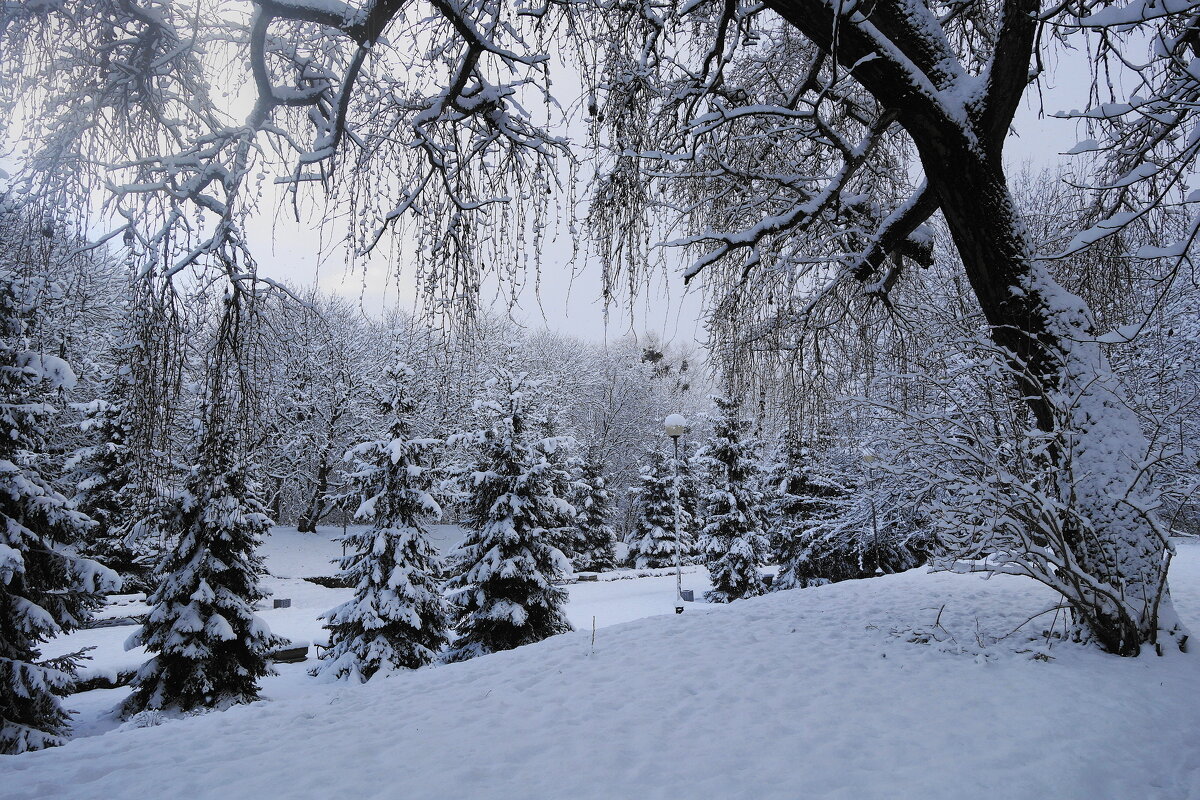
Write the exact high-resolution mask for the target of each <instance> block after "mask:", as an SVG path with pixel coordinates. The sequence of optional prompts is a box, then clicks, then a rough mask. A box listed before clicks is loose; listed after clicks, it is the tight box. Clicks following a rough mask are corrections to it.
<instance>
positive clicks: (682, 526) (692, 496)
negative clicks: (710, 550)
mask: <svg viewBox="0 0 1200 800" xmlns="http://www.w3.org/2000/svg"><path fill="white" fill-rule="evenodd" d="M679 449H680V453H679V459H678V460H676V459H674V458H672V459H671V462H670V468H671V469H672V470H674V469H678V470H679V508H680V512H681V513H680V517H679V539H680V543H681V544H682V546H683V560H684V562H691V563H696V562H698V561H703V560H704V554H703V553H702V552H701V551H700V549H699V544H700V537H699V536H698V535H697V533H698V532H699V531H701V530H703V528H704V520H705V517H704V515H705V507H704V475H705V472H706V468H705V464H704V461H703V448H701V447H700V446H699V445H698V444H688V443H685V442H680V444H679ZM689 451H690V453H689Z"/></svg>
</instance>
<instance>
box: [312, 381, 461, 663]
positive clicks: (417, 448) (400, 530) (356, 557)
mask: <svg viewBox="0 0 1200 800" xmlns="http://www.w3.org/2000/svg"><path fill="white" fill-rule="evenodd" d="M385 380H386V383H385V386H386V387H387V388H388V389H389V391H388V394H387V396H386V397H384V398H382V400H381V403H380V405H381V408H380V411H381V414H382V415H383V417H384V419H386V420H389V427H388V432H387V437H386V438H384V439H380V440H377V441H373V442H364V443H362V444H360V445H358V446H356V447H354V448H352V449H351V450H350V451H349V452H347V453H346V460H347V461H353V462H354V463H355V465H356V469H355V470H354V471H353V472H351V473H350V476H349V477H350V480H351V481H352V482H353V485H354V487H355V489H356V490H357V492H358V494H359V496H360V497H361V498H362V503H361V505H360V506H359V508H358V512H357V513H356V514H355V516H356V517H357V518H359V519H370V520H373V524H372V526H371V528H370V530H367V531H362V532H356V533H352V534H350V535H348V536H347V537H346V538H345V539H343V542H344V543H345V544H346V546H347V547H348V548H349V549H350V550H351V554H350V555H348V556H346V557H345V558H343V559H342V560H341V567H342V575H343V576H344V577H345V578H347V580H348V581H349V582H351V583H353V584H354V587H355V589H354V598H353V599H352V600H349V601H347V602H345V603H343V604H342V605H340V606H338V607H337V608H335V609H333V610H332V611H329V612H327V613H326V614H324V615H323V616H322V619H325V620H328V622H327V624H326V626H325V627H326V628H328V629H329V635H330V649H329V650H328V651H326V653H325V654H324V656H323V658H326V659H328V663H326V664H324V665H322V666H320V667H318V668H317V669H316V670H314V674H321V675H324V676H327V677H332V678H337V679H345V678H353V679H357V680H359V681H366V680H369V679H370V678H371V677H372V676H373V675H375V674H376V673H377V672H378V671H379V670H381V669H382V670H385V671H386V670H389V669H404V668H408V669H416V668H417V667H423V666H425V665H427V664H429V663H430V662H432V661H433V660H434V659H435V658H436V657H437V656H438V654H439V653H440V652H441V650H442V648H444V647H445V646H446V643H447V641H448V630H449V627H450V611H451V609H450V605H449V603H448V602H447V601H446V599H445V598H444V597H443V596H442V592H441V587H440V585H439V575H440V572H441V568H442V564H441V559H440V558H439V557H438V554H437V551H436V550H435V549H434V547H433V545H431V544H430V542H429V539H428V533H427V531H426V528H425V522H424V520H426V519H428V518H430V517H436V516H437V515H439V514H441V508H440V507H439V505H438V503H437V501H436V500H435V499H434V497H433V495H432V494H431V493H430V490H431V484H432V473H431V470H432V467H431V466H430V463H429V462H430V451H431V450H432V449H434V448H435V447H437V446H438V444H440V443H439V442H438V441H437V440H435V439H427V438H417V437H415V436H414V432H415V428H416V411H417V402H416V399H415V397H414V395H413V391H412V381H413V370H412V368H411V367H409V366H408V365H407V364H397V365H396V366H394V367H393V368H391V369H389V370H388V372H387V375H386V376H385Z"/></svg>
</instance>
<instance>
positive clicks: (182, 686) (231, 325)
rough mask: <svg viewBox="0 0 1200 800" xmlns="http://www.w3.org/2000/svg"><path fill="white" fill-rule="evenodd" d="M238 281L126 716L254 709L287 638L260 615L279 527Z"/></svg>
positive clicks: (227, 305) (136, 637) (215, 351)
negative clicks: (254, 407)
mask: <svg viewBox="0 0 1200 800" xmlns="http://www.w3.org/2000/svg"><path fill="white" fill-rule="evenodd" d="M253 302H254V297H253V295H251V294H250V293H249V292H247V291H246V290H245V289H244V287H241V286H238V285H236V284H234V285H233V286H231V288H230V289H229V291H228V292H227V293H226V295H225V299H224V301H223V303H224V308H223V310H222V316H221V320H220V324H219V326H218V330H217V335H216V340H215V342H214V344H213V348H212V351H211V353H210V355H209V358H208V363H207V375H206V378H207V384H206V387H205V399H204V402H203V404H202V406H201V409H200V414H201V416H200V428H199V431H198V437H197V445H196V451H195V452H196V455H195V465H194V466H193V467H192V469H191V471H190V474H189V475H188V477H187V480H186V484H185V486H184V490H183V492H182V494H181V496H180V497H179V500H178V506H177V508H176V510H175V513H174V514H173V515H172V517H171V519H169V520H168V528H169V529H170V533H171V534H172V538H173V539H175V540H176V544H175V547H174V549H173V550H172V551H171V552H170V553H169V554H168V556H167V557H166V559H165V560H164V562H163V564H162V565H161V566H160V571H161V573H162V575H161V578H160V582H159V584H158V587H157V588H156V589H155V591H154V593H153V594H152V595H151V596H150V597H149V598H148V600H147V603H148V605H149V606H150V608H151V611H150V614H149V616H148V617H147V620H146V622H145V624H144V625H142V627H141V628H140V629H139V630H138V631H137V632H135V633H134V634H133V635H132V636H130V637H129V639H128V640H127V641H126V643H125V647H126V648H127V649H132V648H134V647H138V646H139V645H144V646H145V648H146V650H147V652H149V653H150V654H151V658H150V659H149V660H148V661H146V663H144V664H143V665H142V666H141V668H140V669H139V670H138V673H137V676H136V677H135V678H134V683H133V686H134V688H133V693H132V694H131V695H130V696H129V697H128V698H127V699H126V701H125V703H124V704H123V706H122V711H123V713H124V714H125V715H126V716H129V715H132V714H136V713H138V712H141V711H145V710H172V711H184V712H186V711H191V710H193V709H199V708H224V707H227V706H230V705H234V704H237V703H248V702H251V701H253V700H255V699H257V697H258V690H259V686H258V681H259V679H260V678H262V677H263V676H265V675H269V674H271V673H272V669H271V666H270V663H269V660H268V658H267V656H268V654H269V653H270V652H271V651H272V650H273V649H275V648H277V647H279V646H280V645H282V644H283V643H284V641H285V640H283V639H281V638H280V637H277V636H274V635H273V634H272V633H271V630H270V628H269V627H268V626H267V624H266V623H265V622H264V621H263V620H262V619H260V618H259V617H258V616H257V615H256V614H255V604H256V603H258V602H259V601H260V600H262V599H264V598H265V597H266V596H267V593H266V592H265V591H264V590H263V589H262V587H261V586H260V581H261V579H262V576H263V574H264V567H263V563H262V560H261V558H260V557H259V556H258V554H257V552H256V551H257V548H258V546H259V544H260V543H261V541H262V537H263V535H264V534H265V533H266V531H267V529H268V528H269V527H270V525H271V518H270V517H269V516H268V515H267V513H266V510H265V509H264V507H263V505H262V502H261V500H260V498H259V494H258V484H257V482H256V481H255V480H254V478H253V476H252V475H251V472H250V466H249V465H248V464H247V462H246V458H245V453H244V443H243V441H242V436H243V435H244V429H245V428H244V426H245V424H246V419H245V417H246V416H249V415H248V413H247V412H248V411H249V409H250V408H251V406H250V403H249V398H248V396H247V390H248V385H247V384H248V382H247V381H246V380H245V377H246V373H245V372H244V367H245V365H244V364H243V363H242V360H243V359H244V357H245V353H244V351H243V347H245V345H246V343H247V340H248V337H247V336H246V330H245V327H244V325H245V324H246V323H247V314H246V311H245V307H246V305H247V304H250V303H253Z"/></svg>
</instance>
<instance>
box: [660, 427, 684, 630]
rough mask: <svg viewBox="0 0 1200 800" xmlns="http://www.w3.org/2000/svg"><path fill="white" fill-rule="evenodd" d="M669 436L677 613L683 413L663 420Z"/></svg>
mask: <svg viewBox="0 0 1200 800" xmlns="http://www.w3.org/2000/svg"><path fill="white" fill-rule="evenodd" d="M663 427H664V428H666V429H667V436H670V437H671V441H673V442H674V443H675V470H674V471H675V474H674V479H673V480H672V481H671V483H672V485H673V487H674V494H675V613H676V614H682V613H683V568H682V567H681V566H680V560H679V549H680V548H679V518H680V516H681V514H680V500H679V437H680V436H683V435H684V434H685V433H687V432H688V421H687V419H686V418H685V417H684V416H683V415H682V414H672V415H670V416H669V417H667V418H666V419H665V420H663Z"/></svg>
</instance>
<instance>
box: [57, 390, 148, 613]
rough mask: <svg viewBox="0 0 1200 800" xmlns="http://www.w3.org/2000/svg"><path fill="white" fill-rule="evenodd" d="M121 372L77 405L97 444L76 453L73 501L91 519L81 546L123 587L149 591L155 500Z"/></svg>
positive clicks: (87, 430) (87, 431)
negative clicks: (101, 392)
mask: <svg viewBox="0 0 1200 800" xmlns="http://www.w3.org/2000/svg"><path fill="white" fill-rule="evenodd" d="M129 388H131V387H129V384H128V381H127V380H126V379H125V377H124V376H120V377H119V378H118V380H117V381H115V382H114V384H113V387H112V389H111V390H110V391H111V394H110V395H109V398H108V399H100V400H93V401H92V402H90V403H83V404H78V405H76V406H75V408H76V409H78V410H80V411H82V412H83V414H84V419H83V421H82V423H81V427H82V429H83V430H84V431H85V432H86V433H88V434H90V435H91V436H92V437H93V439H94V440H95V441H96V442H97V443H96V444H93V445H89V446H87V447H84V448H81V449H80V450H78V451H77V452H76V454H75V458H76V465H75V468H74V470H73V477H74V478H75V482H76V483H75V487H76V488H75V498H74V500H75V503H76V504H77V505H78V506H79V509H80V511H82V512H84V513H85V514H87V515H88V516H89V517H91V518H92V519H94V520H95V521H96V526H95V527H94V528H93V529H92V530H91V531H90V532H89V534H88V537H87V541H86V543H84V545H83V547H82V550H83V552H84V553H86V554H87V555H88V556H90V557H92V558H95V559H96V560H98V561H100V562H101V563H103V564H105V565H106V566H108V567H110V568H112V569H114V570H116V571H117V572H118V573H120V574H121V575H122V577H123V578H124V585H125V588H126V589H127V590H130V589H139V590H142V591H147V590H151V589H153V586H151V585H149V572H150V570H151V568H152V566H153V564H154V561H155V560H156V556H157V552H158V545H159V538H160V537H159V536H156V535H154V534H155V532H157V528H158V524H157V523H158V516H157V514H156V511H158V509H159V505H160V503H159V498H158V496H157V493H156V492H154V491H153V489H152V488H151V487H150V486H149V485H148V481H147V480H146V475H145V471H144V470H145V465H144V464H143V463H142V462H141V460H140V459H139V458H137V456H136V453H135V451H134V448H133V446H132V443H131V439H132V436H133V431H132V430H131V427H132V425H131V418H130V417H131V413H130V412H131V409H130V408H129V405H128V402H127V394H126V392H125V390H127V389H129Z"/></svg>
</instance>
